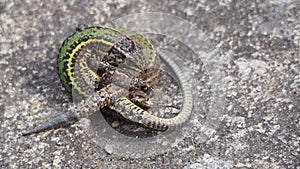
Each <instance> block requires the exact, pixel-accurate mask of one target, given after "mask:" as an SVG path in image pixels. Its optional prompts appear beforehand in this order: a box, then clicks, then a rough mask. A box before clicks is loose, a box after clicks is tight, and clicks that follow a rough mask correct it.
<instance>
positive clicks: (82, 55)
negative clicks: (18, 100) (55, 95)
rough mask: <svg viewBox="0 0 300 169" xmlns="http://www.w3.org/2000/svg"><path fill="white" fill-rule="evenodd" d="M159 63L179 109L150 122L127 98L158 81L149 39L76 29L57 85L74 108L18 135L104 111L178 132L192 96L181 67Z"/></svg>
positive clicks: (63, 53)
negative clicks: (177, 92)
mask: <svg viewBox="0 0 300 169" xmlns="http://www.w3.org/2000/svg"><path fill="white" fill-rule="evenodd" d="M161 59H162V60H164V61H165V63H166V64H167V65H169V66H170V67H171V69H172V70H173V71H174V73H175V76H176V78H177V79H178V81H179V85H180V87H181V89H182V94H183V103H182V107H181V110H180V112H179V114H178V115H177V116H175V117H173V118H161V117H157V116H154V115H152V114H151V113H150V112H148V111H146V110H144V109H143V108H141V107H140V106H139V105H138V104H136V102H133V100H134V99H130V98H129V97H128V95H130V94H133V95H134V94H135V93H137V95H139V93H142V95H143V93H144V91H146V90H148V89H149V88H151V87H152V86H153V85H154V84H155V83H156V82H157V80H159V74H160V70H159V68H158V67H159V64H160V60H159V58H158V56H157V53H156V50H155V48H154V46H153V45H152V43H151V42H150V41H149V40H148V39H146V38H145V37H144V36H143V35H141V34H138V33H136V32H134V31H131V30H128V29H124V28H112V27H108V26H91V27H85V28H81V29H77V31H76V32H75V33H73V34H72V35H70V36H69V37H68V38H67V39H66V40H65V41H64V42H63V43H62V45H61V46H60V49H59V54H58V57H57V65H58V75H59V77H60V80H61V83H62V85H63V86H64V88H65V89H66V90H67V91H68V93H71V94H72V97H73V99H74V100H75V102H76V104H74V107H73V108H71V109H69V110H68V112H67V113H63V114H60V115H58V116H56V117H54V118H52V119H50V120H48V121H47V122H45V123H44V124H41V125H38V126H37V127H35V128H33V129H30V130H27V131H23V132H22V135H23V136H25V135H30V134H33V133H39V132H43V131H47V130H50V129H53V128H58V127H60V126H61V125H65V124H70V123H74V122H76V121H78V120H79V119H80V118H84V117H88V116H90V115H91V114H92V113H94V112H96V111H97V110H99V109H101V108H103V107H106V106H107V107H109V108H110V109H112V110H115V111H117V112H118V113H120V114H121V115H122V116H123V117H124V118H126V119H128V120H131V121H133V122H137V123H140V124H142V125H144V126H146V127H149V128H152V129H155V130H161V131H165V130H167V129H175V128H179V127H181V126H182V125H183V124H184V123H185V122H186V121H187V120H188V119H189V117H190V115H191V113H192V106H193V101H192V94H191V90H190V88H189V84H188V82H187V80H186V78H185V76H184V74H183V72H182V70H181V69H180V68H179V66H178V65H177V64H176V63H175V62H174V61H173V60H172V59H171V58H170V57H168V56H164V55H161ZM91 89H92V90H91ZM143 97H145V98H143ZM146 97H147V96H144V95H143V96H142V98H141V100H147V98H146ZM140 102H143V101H140Z"/></svg>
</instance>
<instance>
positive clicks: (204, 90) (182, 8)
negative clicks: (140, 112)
mask: <svg viewBox="0 0 300 169" xmlns="http://www.w3.org/2000/svg"><path fill="white" fill-rule="evenodd" d="M299 11H300V2H299V1H298V0H288V1H275V0H269V1H264V2H260V1H259V2H257V1H252V0H250V1H231V0H223V1H221V0H219V1H203V0H201V1H179V0H178V1H158V0H155V1H151V2H150V1H145V0H142V1H135V0H131V1H115V0H106V1H79V0H72V1H57V2H56V1H55V2H54V1H44V0H34V1H29V0H24V1H8V0H1V1H0V23H1V24H0V70H1V71H0V125H1V128H0V143H1V144H0V168H186V169H188V168H190V169H194V168H274V169H276V168H298V169H299V168H300V167H299V166H300V146H299V145H300V132H299V131H300V130H299V128H300V122H299V119H300V113H299V112H300V99H299V98H300V48H299V45H300V13H299ZM145 12H159V13H161V14H169V15H173V16H176V17H178V18H181V19H182V20H186V21H188V22H189V23H191V24H193V25H194V26H196V27H197V28H198V29H199V30H201V32H203V33H204V35H205V37H206V42H210V44H207V45H208V46H209V45H210V46H209V49H210V50H211V51H214V52H215V53H214V54H212V55H211V56H208V55H204V56H203V55H201V52H198V51H196V52H195V51H194V53H193V51H191V50H190V49H189V48H187V47H183V46H184V45H182V44H181V43H179V41H181V39H177V41H176V40H174V41H171V42H169V41H168V38H166V37H165V36H161V37H159V36H158V38H157V37H156V39H155V38H154V40H153V41H154V44H155V46H158V47H165V46H167V47H170V46H173V47H175V48H177V49H178V50H177V51H176V56H178V59H179V60H182V61H183V62H177V63H182V65H181V66H182V67H183V70H184V71H186V74H188V75H189V76H190V77H193V78H191V80H190V82H191V87H192V90H193V91H194V95H195V96H194V98H195V103H194V104H195V106H194V112H193V113H194V116H192V119H191V120H190V122H189V123H188V124H187V126H186V127H185V128H184V129H183V131H182V133H183V134H182V136H181V137H180V139H175V141H172V145H171V147H170V148H168V149H165V150H164V151H163V152H159V151H157V150H156V149H154V148H153V149H151V147H146V146H145V147H144V148H146V149H150V151H153V154H151V153H150V154H149V155H147V154H146V155H145V154H143V155H142V156H140V157H138V158H136V157H130V156H126V157H124V156H122V155H118V153H117V149H116V147H114V144H113V143H107V145H109V147H104V146H101V145H99V144H96V143H95V140H93V138H91V137H90V136H87V135H88V134H87V133H86V132H85V131H86V130H88V129H87V128H88V127H86V126H85V125H88V124H90V123H89V122H84V123H81V122H78V123H76V124H74V125H72V126H70V127H67V128H61V129H57V130H51V131H48V132H44V133H40V134H36V135H31V136H26V137H22V136H21V135H20V132H21V131H22V130H25V129H29V128H32V127H34V126H35V125H36V124H40V123H42V122H44V121H46V120H47V119H49V118H51V117H53V116H55V115H57V114H60V113H63V112H65V111H66V110H67V109H68V107H69V106H70V104H69V103H70V99H69V98H68V95H67V93H66V92H65V90H64V89H63V87H62V85H61V84H60V81H59V78H58V76H57V74H56V57H57V51H58V48H59V45H60V44H61V42H62V41H63V40H64V39H65V38H66V37H67V36H69V35H71V34H72V33H73V32H74V31H75V29H76V27H78V26H79V25H100V24H101V25H102V24H107V23H112V21H114V20H116V19H119V20H118V21H117V22H122V19H123V17H125V16H127V15H129V14H134V13H145ZM157 20H159V18H157ZM132 24H135V23H134V22H133V23H132ZM174 27H176V24H174ZM181 28H182V29H177V28H176V30H177V31H179V32H183V31H184V30H185V27H184V26H181ZM152 29H153V30H155V27H153V28H152ZM176 30H174V31H173V32H175V31H176ZM199 36H200V35H199ZM194 37H195V36H194V35H193V32H192V31H187V32H186V34H185V36H184V37H182V38H187V39H188V40H189V41H190V43H191V44H193V45H194V47H198V48H201V47H203V44H199V43H194V41H192V40H193V38H194ZM196 39H197V38H196ZM181 42H185V40H183V39H182V41H181ZM200 50H201V51H202V52H203V51H204V53H205V52H206V53H207V51H206V50H205V49H200ZM202 54H203V53H202ZM207 63H212V64H207ZM214 70H216V71H214ZM218 75H220V76H218ZM221 75H222V76H221ZM214 89H221V90H214ZM217 91H218V92H217ZM218 96H219V97H218ZM220 98H221V99H220ZM218 99H219V100H218ZM82 125H84V126H82ZM165 141H166V140H162V142H163V143H165ZM167 141H168V140H167ZM166 144H168V143H166ZM104 145H105V144H104ZM124 146H125V145H124ZM107 151H108V152H107Z"/></svg>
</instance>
